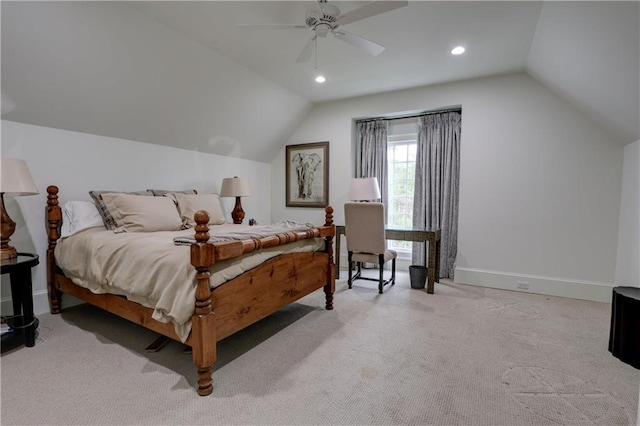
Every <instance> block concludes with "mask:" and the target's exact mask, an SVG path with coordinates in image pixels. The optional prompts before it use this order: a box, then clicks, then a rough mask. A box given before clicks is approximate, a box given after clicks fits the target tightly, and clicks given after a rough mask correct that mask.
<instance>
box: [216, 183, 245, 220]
mask: <svg viewBox="0 0 640 426" xmlns="http://www.w3.org/2000/svg"><path fill="white" fill-rule="evenodd" d="M220 196H221V197H236V205H235V206H234V207H233V211H232V212H231V218H232V219H233V223H236V224H240V223H242V219H244V210H242V203H241V202H240V197H249V196H251V189H250V188H249V182H247V180H246V179H245V178H241V177H238V176H234V177H232V178H224V179H222V188H221V189H220Z"/></svg>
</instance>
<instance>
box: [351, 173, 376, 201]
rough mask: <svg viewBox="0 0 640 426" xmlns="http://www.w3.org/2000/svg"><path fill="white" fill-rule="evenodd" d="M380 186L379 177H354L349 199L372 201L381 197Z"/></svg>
mask: <svg viewBox="0 0 640 426" xmlns="http://www.w3.org/2000/svg"><path fill="white" fill-rule="evenodd" d="M380 197H381V195H380V186H379V185H378V178H376V177H367V178H352V179H351V186H350V187H349V199H350V200H351V201H371V200H378V199H380Z"/></svg>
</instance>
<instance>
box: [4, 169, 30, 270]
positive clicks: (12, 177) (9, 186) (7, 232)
mask: <svg viewBox="0 0 640 426" xmlns="http://www.w3.org/2000/svg"><path fill="white" fill-rule="evenodd" d="M0 169H1V170H0V176H1V180H0V205H1V207H2V211H1V212H0V215H1V219H2V223H1V225H0V260H1V261H8V260H12V259H15V258H17V257H18V252H17V250H16V249H15V247H12V246H11V245H9V241H10V240H11V236H12V235H13V233H14V232H15V230H16V223H15V222H14V221H13V220H11V218H10V217H9V214H8V213H7V210H6V209H5V208H4V196H5V194H6V195H7V196H11V197H16V196H19V195H35V194H37V193H38V188H36V184H35V182H34V181H33V178H32V177H31V173H30V172H29V168H28V167H27V163H26V162H25V161H24V160H20V159H18V158H5V157H2V162H1V166H0Z"/></svg>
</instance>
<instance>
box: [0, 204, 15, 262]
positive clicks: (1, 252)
mask: <svg viewBox="0 0 640 426" xmlns="http://www.w3.org/2000/svg"><path fill="white" fill-rule="evenodd" d="M0 206H1V207H2V211H1V212H0V219H1V221H2V223H0V260H2V261H7V260H12V259H15V258H16V257H18V252H17V251H16V249H15V248H14V247H12V246H10V245H9V241H11V236H12V235H13V233H14V232H15V230H16V223H15V222H14V221H13V220H11V218H10V217H9V214H8V213H7V210H6V209H5V208H4V192H1V193H0Z"/></svg>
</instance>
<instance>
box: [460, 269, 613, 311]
mask: <svg viewBox="0 0 640 426" xmlns="http://www.w3.org/2000/svg"><path fill="white" fill-rule="evenodd" d="M454 282H456V283H460V284H469V285H475V286H480V287H490V288H499V289H503V290H513V291H521V292H525V293H536V294H546V295H549V296H561V297H570V298H572V299H582V300H592V301H595V302H606V303H611V297H612V289H613V287H615V285H614V284H612V283H601V282H595V281H583V280H575V279H566V278H556V277H545V276H540V275H528V274H514V273H509V272H500V271H486V270H482V269H472V268H456V269H455V279H454ZM518 283H526V285H527V286H528V288H527V289H523V288H518ZM523 285H524V284H523Z"/></svg>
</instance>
